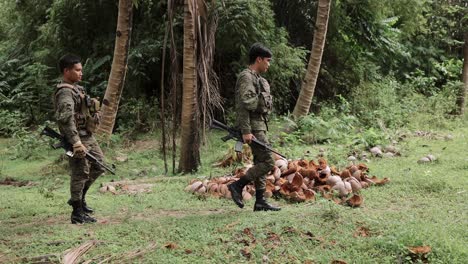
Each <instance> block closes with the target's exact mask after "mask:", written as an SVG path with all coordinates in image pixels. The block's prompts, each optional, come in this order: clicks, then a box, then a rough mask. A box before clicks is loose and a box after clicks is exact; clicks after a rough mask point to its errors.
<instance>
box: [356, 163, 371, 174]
mask: <svg viewBox="0 0 468 264" xmlns="http://www.w3.org/2000/svg"><path fill="white" fill-rule="evenodd" d="M358 169H360V170H361V171H363V172H368V171H369V167H367V165H366V164H364V163H359V164H358Z"/></svg>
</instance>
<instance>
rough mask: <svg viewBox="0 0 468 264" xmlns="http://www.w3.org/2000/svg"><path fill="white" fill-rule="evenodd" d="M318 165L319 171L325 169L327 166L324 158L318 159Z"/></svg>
mask: <svg viewBox="0 0 468 264" xmlns="http://www.w3.org/2000/svg"><path fill="white" fill-rule="evenodd" d="M318 163H319V169H321V170H324V169H326V168H327V166H328V162H327V160H326V159H324V158H320V159H319V160H318Z"/></svg>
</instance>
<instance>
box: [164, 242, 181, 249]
mask: <svg viewBox="0 0 468 264" xmlns="http://www.w3.org/2000/svg"><path fill="white" fill-rule="evenodd" d="M164 247H165V248H167V249H176V248H178V247H179V246H177V245H176V244H174V243H172V242H170V243H167V244H165V245H164Z"/></svg>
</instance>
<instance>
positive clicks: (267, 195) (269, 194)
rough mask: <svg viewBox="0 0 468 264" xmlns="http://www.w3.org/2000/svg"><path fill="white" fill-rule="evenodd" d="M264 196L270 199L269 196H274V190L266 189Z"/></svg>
mask: <svg viewBox="0 0 468 264" xmlns="http://www.w3.org/2000/svg"><path fill="white" fill-rule="evenodd" d="M263 196H264V197H265V198H267V199H268V198H271V197H272V196H273V192H272V191H268V190H267V191H265V193H264V194H263Z"/></svg>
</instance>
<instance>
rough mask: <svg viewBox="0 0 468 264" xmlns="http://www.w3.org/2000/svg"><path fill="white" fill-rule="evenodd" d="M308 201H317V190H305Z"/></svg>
mask: <svg viewBox="0 0 468 264" xmlns="http://www.w3.org/2000/svg"><path fill="white" fill-rule="evenodd" d="M303 192H304V195H305V198H306V201H311V200H313V201H315V192H314V191H313V190H312V189H306V190H303Z"/></svg>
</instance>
